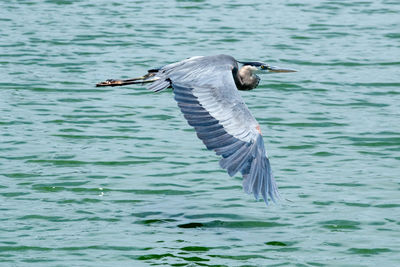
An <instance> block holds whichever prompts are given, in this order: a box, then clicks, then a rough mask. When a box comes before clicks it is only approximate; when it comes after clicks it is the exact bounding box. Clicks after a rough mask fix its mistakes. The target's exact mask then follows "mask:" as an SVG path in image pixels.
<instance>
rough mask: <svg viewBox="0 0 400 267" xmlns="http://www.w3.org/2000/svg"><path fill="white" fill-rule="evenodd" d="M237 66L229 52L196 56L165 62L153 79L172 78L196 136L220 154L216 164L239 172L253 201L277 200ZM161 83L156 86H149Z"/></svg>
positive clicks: (269, 167)
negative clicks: (238, 86) (236, 74)
mask: <svg viewBox="0 0 400 267" xmlns="http://www.w3.org/2000/svg"><path fill="white" fill-rule="evenodd" d="M235 67H236V68H237V63H236V61H235V60H234V59H233V58H232V57H230V56H224V55H220V56H214V57H196V58H192V59H188V60H186V61H182V62H178V63H175V64H171V65H167V66H165V67H164V68H163V69H161V71H160V72H159V73H160V74H159V75H158V78H159V79H160V80H159V81H157V82H158V84H159V85H160V84H162V83H163V82H166V81H170V83H171V85H172V87H173V89H174V94H175V100H176V101H177V102H178V106H179V108H180V109H181V111H182V113H183V114H184V117H185V118H186V120H187V121H188V123H189V124H190V125H191V126H193V127H194V128H195V130H196V133H197V136H198V137H199V138H200V139H201V140H202V141H203V143H204V144H205V145H206V147H207V148H208V149H209V150H214V151H215V152H216V154H217V155H220V156H222V159H221V160H220V162H219V163H220V166H221V167H222V168H224V169H226V170H227V172H228V174H229V175H230V176H233V175H235V174H236V173H237V172H239V171H240V172H241V173H242V175H243V188H244V190H245V192H247V193H253V194H254V196H255V198H256V199H258V198H259V195H260V194H261V195H262V197H263V199H264V201H265V202H266V204H268V196H269V197H270V198H271V199H272V200H273V201H275V200H276V199H277V198H278V191H277V187H276V184H275V180H274V177H273V175H272V172H271V166H270V163H269V160H268V157H267V154H266V152H265V147H264V142H263V139H262V136H261V133H260V130H259V129H260V128H259V125H258V123H257V121H256V120H255V118H254V117H253V116H252V115H251V113H250V111H249V110H248V108H247V106H246V104H245V103H244V102H243V99H242V98H241V96H240V95H239V92H238V90H237V89H236V85H235V81H234V79H233V76H232V69H233V68H235ZM159 85H157V84H154V87H153V90H154V88H160V86H159ZM157 86H158V87H157ZM150 89H152V88H150Z"/></svg>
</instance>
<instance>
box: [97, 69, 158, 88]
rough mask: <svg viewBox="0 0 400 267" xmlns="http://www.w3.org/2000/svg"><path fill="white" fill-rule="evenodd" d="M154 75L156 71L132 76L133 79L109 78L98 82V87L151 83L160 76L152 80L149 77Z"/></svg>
mask: <svg viewBox="0 0 400 267" xmlns="http://www.w3.org/2000/svg"><path fill="white" fill-rule="evenodd" d="M154 75H155V73H153V72H150V73H147V74H146V75H144V76H141V77H137V78H132V79H126V80H114V79H108V80H106V81H104V82H100V83H98V84H96V87H104V86H123V85H128V84H138V83H151V82H154V81H156V80H158V78H155V79H151V80H150V79H149V78H151V77H153V76H154Z"/></svg>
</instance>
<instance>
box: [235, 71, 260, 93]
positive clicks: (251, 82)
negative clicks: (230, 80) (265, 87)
mask: <svg viewBox="0 0 400 267" xmlns="http://www.w3.org/2000/svg"><path fill="white" fill-rule="evenodd" d="M237 77H238V80H239V84H238V83H236V86H237V88H238V89H239V90H252V89H254V88H256V87H257V85H258V82H259V80H260V78H259V77H258V76H257V75H255V74H254V73H253V69H252V67H251V66H243V67H242V68H240V70H239V71H238V74H237Z"/></svg>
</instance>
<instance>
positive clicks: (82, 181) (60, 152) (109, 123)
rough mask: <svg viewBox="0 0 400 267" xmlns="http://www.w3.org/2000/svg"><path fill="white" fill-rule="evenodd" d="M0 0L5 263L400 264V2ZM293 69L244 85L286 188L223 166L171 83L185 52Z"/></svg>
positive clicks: (1, 248)
mask: <svg viewBox="0 0 400 267" xmlns="http://www.w3.org/2000/svg"><path fill="white" fill-rule="evenodd" d="M309 2H310V3H308V2H307V1H278V2H276V3H265V1H182V0H181V1H94V0H92V1H72V0H63V1H62V0H47V1H2V2H1V3H0V25H1V27H0V40H1V42H0V112H1V113H0V114H1V115H0V140H1V142H0V176H1V180H0V203H1V204H0V221H1V223H0V264H1V265H4V266H95V265H96V266H99V265H100V266H112V265H113V266H122V265H127V266H148V265H160V266H165V265H172V266H213V265H216V266H266V265H269V266H376V265H377V264H380V266H399V264H400V257H399V250H400V245H399V241H398V240H399V239H400V234H399V233H400V215H399V214H400V198H399V190H400V182H399V175H400V167H399V163H400V162H399V160H400V126H399V125H400V123H399V119H400V91H399V88H400V80H399V77H400V71H399V67H400V49H399V48H400V43H399V41H400V32H399V29H400V20H399V15H400V3H399V2H397V1H346V2H343V1H338V0H331V1H322V0H321V1H309ZM221 53H226V54H230V55H233V56H234V57H236V58H237V59H239V60H262V61H266V62H269V63H270V64H271V65H280V66H283V67H289V68H294V69H298V70H300V71H299V72H297V73H291V74H274V75H272V74H271V75H264V76H263V77H262V81H261V83H260V86H259V88H257V89H256V90H253V91H251V92H243V93H242V96H243V98H244V99H245V101H246V103H247V104H248V107H249V108H250V110H251V111H252V113H253V114H254V116H255V117H256V118H257V120H258V121H259V123H260V125H261V129H262V131H263V133H264V141H265V143H266V146H267V150H268V154H269V156H270V158H271V164H272V167H273V170H274V173H275V176H276V179H277V183H278V186H279V188H280V192H281V194H282V196H283V198H284V200H283V201H282V202H281V203H280V204H279V205H271V206H269V207H265V205H264V203H263V202H262V201H259V202H256V201H255V200H254V199H253V197H252V196H250V195H246V194H244V193H243V191H242V188H241V178H240V177H239V176H237V177H234V178H230V177H229V176H228V175H227V174H226V173H225V172H224V171H223V170H221V169H220V168H219V166H218V157H217V156H215V155H214V154H213V153H211V152H209V151H207V150H206V149H205V148H204V146H203V144H202V143H201V141H200V140H198V139H197V137H196V136H195V133H194V131H193V129H191V128H190V127H189V126H188V125H187V123H186V122H185V121H184V118H183V116H182V114H181V113H180V111H179V109H178V108H177V106H176V103H175V101H174V100H173V97H172V93H171V92H170V91H165V92H161V93H159V94H152V93H150V92H147V91H146V89H145V88H143V87H141V86H136V87H134V86H131V87H124V88H118V87H114V88H100V89H99V88H95V87H94V86H93V85H94V84H95V83H96V82H99V81H102V80H105V79H107V78H130V77H135V76H137V75H142V74H144V73H145V72H146V70H147V69H149V68H153V67H157V66H161V65H163V64H167V63H171V62H175V61H177V60H181V59H184V58H186V57H189V56H194V55H212V54H221Z"/></svg>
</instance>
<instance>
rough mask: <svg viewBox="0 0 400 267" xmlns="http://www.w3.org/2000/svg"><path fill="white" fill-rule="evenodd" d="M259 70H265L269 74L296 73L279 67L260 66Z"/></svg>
mask: <svg viewBox="0 0 400 267" xmlns="http://www.w3.org/2000/svg"><path fill="white" fill-rule="evenodd" d="M261 69H263V70H267V71H269V72H297V70H293V69H283V68H280V67H276V66H269V65H262V66H261Z"/></svg>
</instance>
